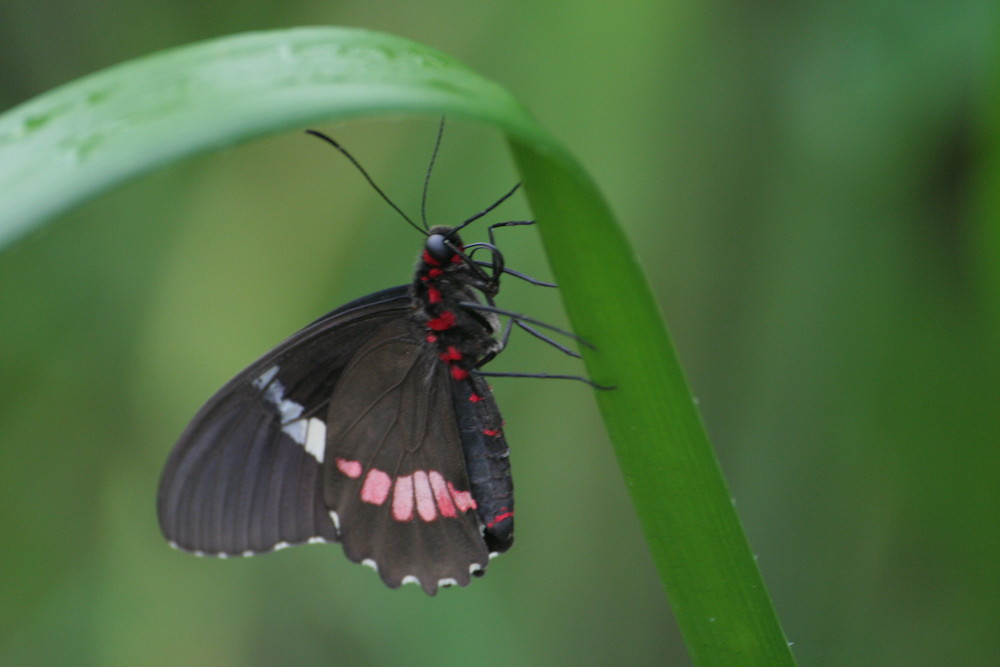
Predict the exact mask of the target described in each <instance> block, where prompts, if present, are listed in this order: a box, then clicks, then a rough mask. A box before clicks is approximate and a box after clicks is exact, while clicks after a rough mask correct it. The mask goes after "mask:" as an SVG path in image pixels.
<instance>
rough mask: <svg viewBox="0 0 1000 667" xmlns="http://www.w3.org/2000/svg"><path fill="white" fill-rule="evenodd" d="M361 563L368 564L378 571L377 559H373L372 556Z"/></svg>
mask: <svg viewBox="0 0 1000 667" xmlns="http://www.w3.org/2000/svg"><path fill="white" fill-rule="evenodd" d="M361 564H362V565H367V566H368V567H370V568H371V569H373V570H375V571H376V572H378V563H376V562H375V561H373V560H372V559H371V558H366V559H364V560H363V561H361Z"/></svg>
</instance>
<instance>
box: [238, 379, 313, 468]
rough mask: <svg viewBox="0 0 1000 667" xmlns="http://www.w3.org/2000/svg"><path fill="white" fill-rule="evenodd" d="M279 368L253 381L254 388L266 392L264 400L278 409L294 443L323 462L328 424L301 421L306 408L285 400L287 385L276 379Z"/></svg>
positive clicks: (309, 420)
mask: <svg viewBox="0 0 1000 667" xmlns="http://www.w3.org/2000/svg"><path fill="white" fill-rule="evenodd" d="M277 374H278V366H271V367H270V368H268V369H267V370H266V371H264V372H263V373H261V374H260V375H259V376H258V377H257V379H255V380H254V381H253V383H252V384H253V386H254V387H255V388H257V389H261V390H263V392H264V400H265V401H267V402H268V403H270V404H271V405H273V406H274V407H276V408H278V414H279V415H280V416H281V423H282V424H284V426H282V427H281V430H282V431H284V432H285V433H286V434H287V435H288V437H289V438H291V439H292V440H293V441H294V442H296V443H298V444H300V445H302V447H303V448H305V450H306V452H308V453H309V454H310V455H311V456H312V457H313V458H314V459H316V460H317V461H318V462H320V463H322V462H323V455H324V453H325V452H326V424H324V423H323V420H321V419H316V418H315V417H312V418H310V419H299V418H300V417H301V416H302V413H303V412H305V408H304V407H302V405H301V404H300V403H296V402H295V401H293V400H292V399H290V398H285V385H283V384H281V381H280V380H278V379H276V378H275V376H276V375H277Z"/></svg>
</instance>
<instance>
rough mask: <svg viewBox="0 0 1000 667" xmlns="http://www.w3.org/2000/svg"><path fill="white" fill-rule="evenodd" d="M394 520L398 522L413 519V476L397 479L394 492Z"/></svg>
mask: <svg viewBox="0 0 1000 667" xmlns="http://www.w3.org/2000/svg"><path fill="white" fill-rule="evenodd" d="M392 518H393V519H395V520H396V521H410V520H411V519H413V475H405V476H403V477H397V478H396V485H395V487H394V489H393V492H392Z"/></svg>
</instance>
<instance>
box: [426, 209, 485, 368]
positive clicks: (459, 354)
mask: <svg viewBox="0 0 1000 667" xmlns="http://www.w3.org/2000/svg"><path fill="white" fill-rule="evenodd" d="M450 231H451V228H450V227H433V228H431V230H430V235H429V236H428V240H427V243H426V244H425V246H424V250H423V252H422V253H421V255H420V259H419V260H418V261H417V268H416V275H415V278H414V281H413V285H412V294H413V306H414V318H415V320H416V321H417V323H418V324H419V325H420V326H421V327H422V328H423V329H424V330H425V332H424V334H425V336H426V340H427V342H428V343H430V344H431V345H433V346H434V347H435V348H436V349H437V350H438V354H439V356H440V358H441V360H442V361H444V362H445V363H447V364H448V365H449V366H450V367H451V369H452V376H453V377H454V379H456V380H461V379H464V378H465V377H467V375H468V372H469V371H471V370H472V369H474V368H476V367H477V366H478V364H479V363H480V362H481V360H483V359H484V358H488V357H490V356H492V355H493V354H495V353H496V352H497V351H498V349H499V346H500V345H499V343H498V341H497V340H496V339H495V338H494V337H493V335H494V333H495V332H496V331H497V329H498V326H499V325H498V323H497V318H496V316H495V315H493V314H492V313H486V312H479V311H475V310H473V309H471V308H469V307H467V306H462V304H463V303H465V304H468V303H479V302H480V299H479V297H478V295H477V291H478V292H482V293H486V294H489V295H491V296H492V295H493V294H495V293H496V282H495V281H493V280H491V279H490V278H489V276H488V275H486V274H485V273H484V272H483V271H482V270H480V269H479V267H478V266H476V265H475V264H473V263H472V260H471V259H470V258H469V257H468V256H467V255H466V254H465V253H464V252H463V246H462V241H461V239H460V238H459V236H458V235H457V234H451V235H450V236H449V235H448V233H449V232H450Z"/></svg>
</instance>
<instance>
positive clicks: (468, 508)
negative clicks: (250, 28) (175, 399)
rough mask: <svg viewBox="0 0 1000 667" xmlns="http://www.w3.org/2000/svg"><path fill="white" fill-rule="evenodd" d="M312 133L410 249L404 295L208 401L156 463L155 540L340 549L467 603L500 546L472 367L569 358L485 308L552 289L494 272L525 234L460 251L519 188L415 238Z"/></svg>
mask: <svg viewBox="0 0 1000 667" xmlns="http://www.w3.org/2000/svg"><path fill="white" fill-rule="evenodd" d="M442 127H443V124H442ZM310 132H312V131H310ZM312 133H313V134H315V135H316V136H318V137H320V138H322V139H324V140H325V141H327V142H329V143H330V144H332V145H333V146H334V147H336V148H337V149H338V150H340V151H341V152H342V153H343V154H344V155H346V156H347V158H348V159H349V160H350V161H351V162H352V163H354V165H355V166H356V167H357V168H358V169H359V170H360V171H361V173H362V174H363V175H364V176H365V178H366V179H367V180H368V182H369V183H370V184H371V185H372V186H373V187H374V188H375V189H376V191H377V192H378V193H379V194H380V195H381V196H382V197H383V199H385V200H386V201H388V202H389V204H390V205H392V206H393V207H394V208H395V209H396V210H397V211H398V212H399V213H400V214H402V215H403V217H404V218H405V219H406V220H407V221H408V222H410V224H411V225H412V226H414V227H416V228H417V229H419V230H420V231H421V232H422V233H423V234H424V235H425V239H424V244H423V249H422V251H421V253H420V256H419V259H418V261H417V266H416V270H415V272H414V278H413V280H412V282H411V283H410V284H409V285H402V286H398V287H393V288H390V289H386V290H383V291H380V292H376V293H374V294H371V295H369V296H365V297H362V298H360V299H357V300H355V301H352V302H350V303H348V304H346V305H344V306H341V307H340V308H337V309H335V310H333V311H331V312H330V313H328V314H326V315H324V316H323V317H321V318H319V319H318V320H316V321H315V322H313V323H312V324H309V325H308V326H306V327H305V328H303V329H302V330H301V331H299V332H298V333H295V334H294V335H292V336H291V337H290V338H288V339H287V340H285V341H284V342H282V343H281V344H279V345H278V346H277V347H275V348H274V349H273V350H271V351H270V352H268V353H267V354H265V355H264V356H262V357H261V358H260V359H258V360H257V361H255V362H253V363H252V364H251V365H250V366H249V367H247V368H246V369H245V370H243V371H242V372H241V373H239V374H238V375H237V376H236V377H235V378H233V379H232V380H231V381H230V382H228V383H227V384H226V385H225V386H223V387H222V388H221V389H220V390H219V391H218V392H216V393H215V395H214V396H212V397H211V398H210V399H209V401H208V402H207V403H206V404H205V405H204V407H202V408H201V410H200V411H198V413H197V414H196V415H195V416H194V418H193V419H192V421H191V423H190V424H189V425H188V427H187V428H186V429H185V430H184V432H183V433H182V434H181V436H180V438H179V440H178V442H177V444H176V445H175V447H174V448H173V450H172V452H171V453H170V456H169V458H168V460H167V462H166V465H165V467H164V470H163V473H162V476H161V479H160V485H159V492H158V501H157V508H158V517H159V523H160V527H161V529H162V532H163V534H164V535H165V537H166V538H167V539H168V540H169V541H170V543H171V544H172V545H173V546H174V547H176V548H179V549H181V550H184V551H190V552H193V553H195V554H197V555H210V556H218V557H228V556H246V555H253V554H259V553H264V552H269V551H274V550H277V549H281V548H284V547H287V546H291V545H295V544H303V543H315V542H339V543H340V544H341V545H342V546H343V549H344V552H345V553H346V555H347V557H348V558H349V559H350V560H352V561H354V562H358V563H363V564H366V565H369V566H371V567H372V568H374V569H375V570H376V571H377V572H378V574H379V575H380V576H381V578H382V580H383V581H384V582H385V584H387V585H388V586H389V587H391V588H396V587H399V586H400V585H402V584H405V583H416V584H418V585H419V586H421V587H422V588H423V590H424V591H425V592H426V593H427V594H429V595H434V594H435V593H436V592H437V590H438V589H439V588H441V587H446V586H455V585H457V586H465V585H467V584H468V583H469V582H470V580H471V578H472V577H473V576H479V575H482V574H483V573H484V572H485V571H486V567H487V565H488V563H489V561H490V559H491V558H492V557H493V556H496V555H497V554H500V553H503V552H505V551H507V550H508V549H509V548H510V547H511V545H512V544H513V540H514V497H513V483H512V480H511V472H510V461H509V453H510V452H509V448H508V446H507V442H506V440H505V438H504V433H503V420H502V418H501V416H500V410H499V408H498V407H497V404H496V401H495V400H494V398H493V394H492V391H491V389H490V387H489V385H488V384H487V381H486V379H485V375H486V374H485V373H484V372H483V371H482V370H481V368H482V366H483V365H484V364H486V363H487V362H489V361H490V360H492V359H493V358H494V357H495V356H496V355H497V354H498V353H499V352H500V350H501V349H502V348H503V345H504V344H505V341H506V337H507V336H508V335H509V333H510V330H511V325H512V324H517V325H518V326H520V327H522V328H525V329H527V330H529V331H530V332H532V333H534V334H535V335H537V336H539V337H541V338H542V339H543V340H546V341H547V342H549V343H551V344H554V345H556V347H558V348H559V349H561V350H563V351H564V352H567V353H569V354H573V355H574V356H578V355H576V353H575V352H572V351H571V350H569V349H568V348H566V347H564V346H562V345H561V344H559V343H557V342H555V341H552V340H551V339H550V338H548V337H547V336H545V335H543V334H541V333H540V332H538V330H537V329H535V328H533V327H532V326H531V324H535V325H541V326H543V327H545V326H548V325H545V324H543V323H541V322H538V321H537V320H532V319H530V318H526V317H524V316H520V315H515V314H513V313H509V312H507V311H504V310H501V309H499V308H497V307H496V306H495V304H494V297H495V296H496V295H497V293H498V292H499V289H500V277H501V275H503V274H504V273H507V274H513V275H516V276H518V277H520V278H524V279H526V280H529V281H530V282H533V283H535V284H539V285H546V286H552V287H554V285H551V284H550V283H543V282H541V281H536V280H534V279H532V278H529V277H527V276H525V275H523V274H520V273H518V272H516V271H513V270H511V269H508V268H506V267H505V266H504V261H503V255H502V254H501V253H500V251H499V250H498V249H497V247H496V245H495V243H494V239H493V230H494V229H495V228H497V227H501V226H516V225H527V224H532V223H531V221H508V222H501V223H497V224H495V225H492V226H490V227H489V238H490V242H489V243H476V244H471V245H469V246H466V245H464V244H463V242H462V239H461V236H460V234H459V232H460V231H461V230H462V229H464V228H465V227H466V226H467V225H469V224H470V223H471V222H473V221H475V220H477V219H479V218H480V217H482V216H484V215H485V214H487V213H489V212H490V211H492V210H493V209H494V208H496V207H497V206H498V205H499V204H500V203H502V202H503V201H505V200H506V199H507V198H508V197H510V196H511V195H512V194H513V193H514V192H515V190H516V189H517V186H515V187H514V188H513V189H512V190H510V191H509V192H508V193H506V194H505V195H504V196H503V197H501V198H500V199H499V200H498V201H497V202H496V203H494V204H493V205H492V206H490V207H488V208H487V209H485V210H484V211H482V212H480V213H477V214H476V215H474V216H472V217H470V218H468V219H467V220H465V221H464V222H462V223H461V224H459V225H456V226H454V227H447V226H435V227H429V226H428V225H427V223H426V214H424V215H423V222H424V225H423V226H419V225H416V224H415V223H413V222H412V221H411V220H410V219H409V218H408V217H407V216H406V215H405V213H403V212H402V211H401V210H400V209H399V208H398V207H397V206H396V205H395V204H393V203H392V201H391V200H389V198H388V197H387V196H386V195H385V194H384V193H382V191H381V190H380V189H379V188H378V186H376V185H375V183H374V181H373V180H372V179H371V177H370V176H369V175H368V174H367V172H366V171H365V170H364V169H363V168H362V167H361V165H360V164H358V163H357V161H356V160H355V159H354V158H353V156H351V155H350V153H348V152H347V151H346V150H344V149H343V148H342V147H341V146H340V145H339V144H337V142H335V141H334V140H333V139H331V138H329V137H327V136H326V135H322V134H320V133H318V132H312ZM440 139H441V130H439V133H438V143H437V144H435V148H434V155H435V156H436V154H437V149H438V144H439V143H440ZM433 163H434V157H432V159H431V165H432V166H433ZM429 173H430V169H428V175H429ZM426 194H427V182H426V181H425V184H424V203H425V202H426ZM422 210H423V207H422ZM478 252H486V253H488V254H489V257H490V259H489V261H483V260H479V259H475V258H474V255H475V254H476V253H478ZM504 315H506V316H509V320H508V323H507V326H506V328H504V327H501V324H500V317H501V316H504ZM549 328H551V329H554V330H555V331H558V332H559V333H567V332H562V331H561V330H559V329H555V327H549ZM567 335H571V334H567ZM506 375H519V374H506ZM550 377H553V376H550Z"/></svg>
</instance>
